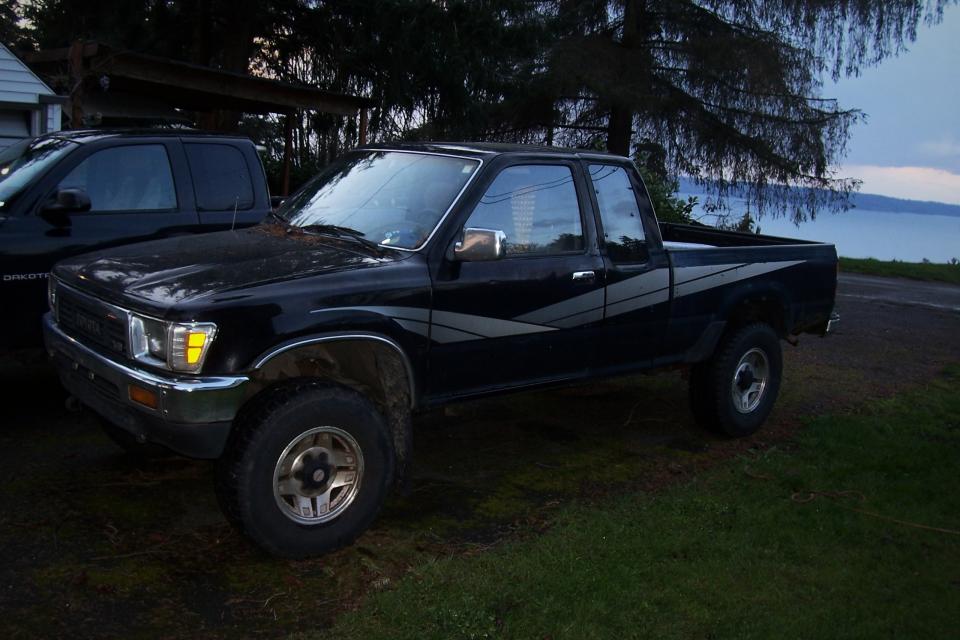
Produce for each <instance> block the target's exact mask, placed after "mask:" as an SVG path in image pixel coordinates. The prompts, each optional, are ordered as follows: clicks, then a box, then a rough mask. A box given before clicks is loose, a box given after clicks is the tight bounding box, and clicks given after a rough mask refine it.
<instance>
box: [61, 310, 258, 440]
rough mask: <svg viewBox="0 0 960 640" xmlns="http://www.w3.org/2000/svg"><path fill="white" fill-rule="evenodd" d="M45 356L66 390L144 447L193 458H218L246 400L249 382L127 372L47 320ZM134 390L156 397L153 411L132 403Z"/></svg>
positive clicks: (131, 370)
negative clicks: (151, 445)
mask: <svg viewBox="0 0 960 640" xmlns="http://www.w3.org/2000/svg"><path fill="white" fill-rule="evenodd" d="M43 334H44V342H45V344H46V348H47V353H48V354H49V355H50V357H51V358H52V359H53V360H54V362H55V364H56V367H57V371H58V373H59V375H60V380H61V381H62V382H63V385H64V387H66V389H67V390H68V391H69V392H70V393H71V394H73V395H74V396H76V397H77V398H78V399H79V400H80V401H81V402H82V403H83V404H85V405H87V406H89V407H90V408H91V409H93V410H94V411H96V412H97V413H99V414H100V415H101V416H103V417H104V418H106V419H107V420H108V421H110V422H111V423H113V424H115V425H116V426H118V427H120V428H122V429H125V430H127V431H129V432H130V433H131V434H133V435H134V436H136V437H137V438H138V439H140V440H141V441H153V442H158V443H159V444H162V445H165V446H167V447H169V448H171V449H173V450H174V451H177V452H178V453H183V454H184V455H188V456H193V457H203V458H208V457H218V456H219V455H220V452H221V451H222V450H223V445H224V444H225V442H226V438H227V436H228V435H229V430H230V425H231V423H232V421H233V419H234V417H235V416H236V414H237V412H238V411H239V409H240V406H241V404H242V402H243V400H244V393H245V391H246V386H247V384H248V383H249V379H248V378H247V377H246V376H209V377H197V378H191V377H177V376H175V375H170V376H167V375H159V374H156V373H152V372H148V371H144V370H142V369H136V368H133V367H129V366H127V365H125V364H122V363H119V362H116V361H114V360H111V359H110V358H107V357H106V356H103V355H101V354H100V353H98V352H97V351H94V350H93V349H91V348H89V347H87V346H85V345H83V344H81V343H80V342H78V341H77V340H76V339H74V338H72V337H70V336H68V335H67V334H65V333H64V332H63V331H61V330H60V328H59V327H58V326H57V325H56V323H55V322H54V321H53V318H52V317H51V314H49V313H48V314H47V315H46V316H44V319H43ZM131 385H134V386H137V387H140V388H142V389H145V390H147V391H149V392H152V393H154V394H156V397H157V399H158V407H157V408H156V409H151V408H149V407H147V406H145V405H142V404H139V403H136V402H134V401H133V400H131V399H130V386H131Z"/></svg>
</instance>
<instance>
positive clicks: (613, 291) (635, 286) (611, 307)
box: [607, 269, 670, 318]
mask: <svg viewBox="0 0 960 640" xmlns="http://www.w3.org/2000/svg"><path fill="white" fill-rule="evenodd" d="M669 299H670V273H669V271H668V270H667V269H657V270H655V271H647V272H646V273H641V274H640V275H638V276H634V277H632V278H627V279H626V280H621V281H620V282H615V283H613V284H612V285H610V286H609V287H607V317H608V318H610V317H612V316H619V315H622V314H624V313H630V312H631V311H637V310H638V309H643V308H645V307H652V306H653V305H655V304H660V303H662V302H666V301H667V300H669Z"/></svg>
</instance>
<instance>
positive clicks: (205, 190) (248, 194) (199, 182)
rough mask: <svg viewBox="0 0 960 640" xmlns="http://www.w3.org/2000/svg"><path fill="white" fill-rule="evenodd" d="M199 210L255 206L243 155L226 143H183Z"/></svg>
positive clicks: (241, 208) (251, 183)
mask: <svg viewBox="0 0 960 640" xmlns="http://www.w3.org/2000/svg"><path fill="white" fill-rule="evenodd" d="M183 148H184V149H185V150H186V152H187V161H188V162H189V163H190V172H191V173H192V174H193V188H194V189H195V193H196V198H197V210H198V211H225V210H227V209H233V208H234V207H236V208H237V209H238V210H241V211H242V210H245V209H250V208H251V207H253V182H252V181H251V179H250V169H249V167H247V161H246V160H245V159H244V157H243V154H242V153H241V152H240V150H239V149H237V148H236V147H233V146H230V145H227V144H213V143H197V142H190V143H184V145H183Z"/></svg>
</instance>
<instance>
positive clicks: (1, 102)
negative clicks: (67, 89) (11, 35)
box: [0, 44, 64, 152]
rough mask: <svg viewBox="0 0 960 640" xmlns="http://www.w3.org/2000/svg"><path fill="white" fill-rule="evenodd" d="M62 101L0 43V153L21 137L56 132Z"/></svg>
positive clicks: (58, 128)
mask: <svg viewBox="0 0 960 640" xmlns="http://www.w3.org/2000/svg"><path fill="white" fill-rule="evenodd" d="M63 102H64V98H62V97H60V96H58V95H57V94H55V93H54V92H53V91H52V90H51V89H50V87H48V86H47V85H46V84H45V83H44V82H43V80H41V79H40V78H38V77H37V75H36V74H35V73H33V72H32V71H30V69H29V67H27V65H25V64H24V63H23V62H22V61H21V60H20V59H19V58H17V56H15V55H13V54H12V53H11V52H10V50H9V49H7V48H6V47H5V46H3V45H2V44H0V152H2V151H3V150H4V149H6V148H7V147H9V146H10V145H12V144H14V143H16V142H18V141H20V140H22V139H24V138H30V137H33V136H38V135H40V134H41V133H47V132H48V131H59V130H60V116H61V110H60V105H61V104H62V103H63Z"/></svg>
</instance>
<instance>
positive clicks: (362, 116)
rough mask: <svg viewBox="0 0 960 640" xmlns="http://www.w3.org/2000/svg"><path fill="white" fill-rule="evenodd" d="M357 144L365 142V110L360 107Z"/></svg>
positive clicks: (361, 144)
mask: <svg viewBox="0 0 960 640" xmlns="http://www.w3.org/2000/svg"><path fill="white" fill-rule="evenodd" d="M358 138H359V139H358V140H357V146H363V145H365V144H367V110H366V109H360V135H359V136H358Z"/></svg>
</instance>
